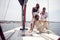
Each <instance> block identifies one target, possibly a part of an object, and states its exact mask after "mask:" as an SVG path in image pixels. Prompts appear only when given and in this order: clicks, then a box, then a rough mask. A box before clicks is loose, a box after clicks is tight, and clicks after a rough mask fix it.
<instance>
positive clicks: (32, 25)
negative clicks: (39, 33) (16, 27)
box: [30, 4, 39, 32]
mask: <svg viewBox="0 0 60 40" xmlns="http://www.w3.org/2000/svg"><path fill="white" fill-rule="evenodd" d="M38 5H39V4H38ZM38 5H37V4H36V9H38V10H39V7H38ZM33 8H34V7H33ZM32 18H33V19H34V20H35V17H34V15H33V9H32ZM34 25H35V21H34V22H33V23H31V28H30V32H32V31H33V28H34Z"/></svg>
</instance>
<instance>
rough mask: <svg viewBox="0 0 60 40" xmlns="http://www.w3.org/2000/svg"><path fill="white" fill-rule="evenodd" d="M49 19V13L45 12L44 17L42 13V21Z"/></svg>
mask: <svg viewBox="0 0 60 40" xmlns="http://www.w3.org/2000/svg"><path fill="white" fill-rule="evenodd" d="M45 17H46V18H45ZM47 17H48V13H47V12H45V14H44V15H42V13H41V20H47Z"/></svg>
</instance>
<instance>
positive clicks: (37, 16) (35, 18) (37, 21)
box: [29, 3, 48, 32]
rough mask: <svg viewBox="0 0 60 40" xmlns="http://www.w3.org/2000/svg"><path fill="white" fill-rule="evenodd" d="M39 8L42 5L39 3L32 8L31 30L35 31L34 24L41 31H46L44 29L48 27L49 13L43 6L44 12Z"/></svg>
mask: <svg viewBox="0 0 60 40" xmlns="http://www.w3.org/2000/svg"><path fill="white" fill-rule="evenodd" d="M39 8H40V6H39V4H38V3H37V4H36V7H33V8H32V21H31V27H30V30H29V32H32V31H33V29H34V25H35V26H36V28H37V30H38V31H39V32H44V29H48V26H47V24H48V21H47V20H46V19H47V17H48V13H47V12H46V8H45V7H43V9H42V12H40V11H39ZM41 25H42V27H41Z"/></svg>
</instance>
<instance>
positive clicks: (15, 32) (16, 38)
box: [4, 28, 59, 40]
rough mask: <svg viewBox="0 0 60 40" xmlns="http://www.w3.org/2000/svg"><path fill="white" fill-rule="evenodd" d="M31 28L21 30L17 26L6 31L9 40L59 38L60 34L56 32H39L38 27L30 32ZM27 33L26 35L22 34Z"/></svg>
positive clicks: (52, 39)
mask: <svg viewBox="0 0 60 40" xmlns="http://www.w3.org/2000/svg"><path fill="white" fill-rule="evenodd" d="M28 31H29V28H28V30H26V31H21V30H20V28H15V29H12V30H10V31H7V32H4V34H5V37H6V39H7V40H57V39H58V38H59V36H57V35H55V34H54V33H49V34H47V33H41V34H38V33H37V31H36V29H34V31H33V32H32V33H29V32H28ZM23 34H25V36H22V35H23Z"/></svg>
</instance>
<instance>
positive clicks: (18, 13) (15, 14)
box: [0, 0, 60, 22]
mask: <svg viewBox="0 0 60 40" xmlns="http://www.w3.org/2000/svg"><path fill="white" fill-rule="evenodd" d="M36 3H39V5H40V9H39V10H40V12H41V11H42V8H43V7H46V11H47V12H48V20H49V21H58V22H60V5H59V4H60V0H28V2H27V8H26V21H31V20H32V7H35V5H36ZM0 20H7V21H21V20H22V10H21V5H20V4H19V2H18V0H0Z"/></svg>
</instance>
